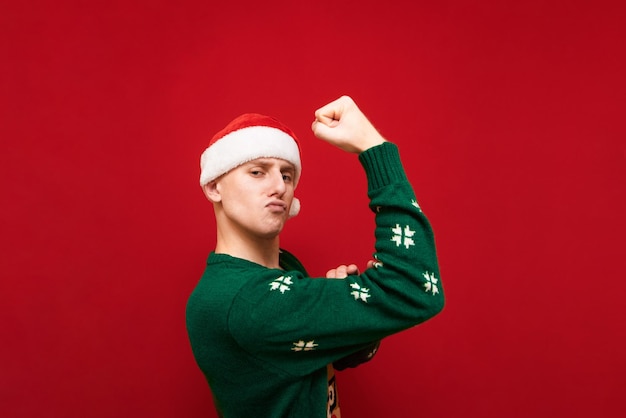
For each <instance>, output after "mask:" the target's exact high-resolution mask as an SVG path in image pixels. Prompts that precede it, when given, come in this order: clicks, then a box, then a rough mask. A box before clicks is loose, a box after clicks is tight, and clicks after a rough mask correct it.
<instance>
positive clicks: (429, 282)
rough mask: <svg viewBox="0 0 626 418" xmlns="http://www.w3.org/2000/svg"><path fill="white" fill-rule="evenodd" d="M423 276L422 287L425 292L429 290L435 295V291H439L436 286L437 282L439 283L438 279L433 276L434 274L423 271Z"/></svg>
mask: <svg viewBox="0 0 626 418" xmlns="http://www.w3.org/2000/svg"><path fill="white" fill-rule="evenodd" d="M423 276H424V278H425V279H426V283H424V289H425V290H426V293H429V292H430V293H432V294H433V295H436V294H437V293H439V288H438V287H437V283H439V279H438V278H436V277H435V274H434V273H429V272H425V273H424V274H423Z"/></svg>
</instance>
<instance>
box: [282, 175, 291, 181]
mask: <svg viewBox="0 0 626 418" xmlns="http://www.w3.org/2000/svg"><path fill="white" fill-rule="evenodd" d="M283 180H284V181H291V175H290V174H283Z"/></svg>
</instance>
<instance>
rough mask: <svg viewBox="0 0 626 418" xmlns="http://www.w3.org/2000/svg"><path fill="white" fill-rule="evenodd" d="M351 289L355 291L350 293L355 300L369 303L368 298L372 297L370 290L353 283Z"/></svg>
mask: <svg viewBox="0 0 626 418" xmlns="http://www.w3.org/2000/svg"><path fill="white" fill-rule="evenodd" d="M350 287H351V288H352V289H354V290H353V291H352V292H350V294H351V295H352V296H354V300H359V299H360V300H362V301H363V302H365V303H367V298H369V297H370V296H371V295H370V290H369V289H368V288H366V287H361V286H359V284H358V283H351V284H350Z"/></svg>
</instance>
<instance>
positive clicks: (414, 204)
mask: <svg viewBox="0 0 626 418" xmlns="http://www.w3.org/2000/svg"><path fill="white" fill-rule="evenodd" d="M411 204H412V205H413V206H415V207H416V208H417V210H419V211H420V212H421V211H422V208H421V207H420V205H419V203H417V200H415V199H413V200H411Z"/></svg>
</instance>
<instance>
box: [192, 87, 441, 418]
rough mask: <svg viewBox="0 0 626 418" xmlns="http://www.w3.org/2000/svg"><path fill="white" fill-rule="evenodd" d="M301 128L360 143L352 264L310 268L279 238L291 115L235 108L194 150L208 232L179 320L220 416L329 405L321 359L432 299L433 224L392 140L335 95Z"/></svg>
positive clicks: (427, 307)
mask: <svg viewBox="0 0 626 418" xmlns="http://www.w3.org/2000/svg"><path fill="white" fill-rule="evenodd" d="M312 129H313V132H314V134H315V136H317V137H318V138H320V139H322V140H324V141H327V142H328V143H330V144H332V145H335V146H337V147H339V148H340V149H342V150H344V151H347V152H351V153H355V154H358V158H359V160H360V162H361V164H362V166H363V168H364V170H365V174H366V176H367V180H368V195H369V197H370V207H371V209H372V210H373V211H374V212H375V213H376V217H375V219H376V220H375V223H376V226H375V236H376V246H375V247H376V251H375V253H374V260H373V261H370V262H369V263H368V265H367V267H368V268H367V269H366V270H365V271H364V272H363V273H362V274H358V271H357V268H356V266H355V265H349V266H345V265H343V266H339V267H337V268H336V269H332V270H330V271H329V272H328V273H327V279H313V278H311V277H309V276H308V275H307V273H306V271H305V270H304V268H303V267H302V265H301V264H300V263H299V262H298V260H297V259H296V258H295V257H294V256H293V255H291V254H289V253H288V252H286V251H284V250H282V249H281V248H280V246H279V234H280V231H281V230H282V228H283V226H284V224H285V222H286V221H287V219H288V218H289V217H290V216H295V215H296V214H297V212H298V210H299V202H298V201H297V199H296V198H294V190H295V188H296V186H297V184H298V181H299V179H300V173H301V164H300V152H299V148H298V142H297V139H296V136H295V135H294V134H293V132H291V130H289V128H287V127H285V126H284V125H282V124H281V123H280V122H278V121H276V120H275V119H272V118H268V117H266V116H261V115H254V114H252V115H251V114H247V115H243V116H241V117H239V118H237V119H235V120H234V121H233V122H231V123H230V124H229V125H228V126H227V127H226V128H224V129H223V130H222V131H220V132H218V133H217V134H216V135H215V136H214V137H213V139H212V140H211V142H210V143H209V147H208V148H207V149H206V150H205V151H204V153H203V155H202V158H201V171H202V172H201V177H200V183H201V185H202V187H203V189H204V192H205V194H206V196H207V198H208V199H209V200H210V201H211V202H212V203H213V207H214V211H215V217H216V225H217V243H216V248H215V250H214V251H213V252H212V253H211V254H210V255H209V258H208V261H207V267H206V270H205V272H204V275H203V276H202V278H201V280H200V281H199V283H198V284H197V286H196V288H195V290H194V291H193V293H192V295H191V296H190V298H189V301H188V305H187V329H188V332H189V338H190V341H191V346H192V349H193V352H194V355H195V358H196V361H197V363H198V365H199V366H200V369H201V370H202V371H203V373H204V374H205V376H206V378H207V381H208V383H209V385H210V387H211V390H212V392H213V396H214V400H215V405H216V407H217V409H218V412H219V413H220V416H223V417H225V418H235V417H237V418H239V417H241V418H243V417H246V418H248V417H255V418H261V417H268V418H270V417H271V418H277V417H298V418H305V417H306V418H308V417H311V418H323V417H324V416H327V417H331V416H336V417H339V408H338V405H337V397H336V393H335V388H334V378H333V371H332V366H331V365H332V364H333V363H335V364H336V365H337V364H344V365H345V364H348V365H350V366H352V365H355V364H357V363H358V362H360V361H363V358H362V356H361V354H362V353H363V352H364V350H365V353H369V357H371V355H373V352H374V351H375V349H374V350H372V349H371V348H372V347H376V346H377V342H378V341H379V340H381V339H382V338H384V337H386V336H389V335H391V334H394V333H397V332H399V331H402V330H404V329H407V328H410V327H412V326H414V325H416V324H419V323H421V322H423V321H425V320H427V319H429V318H431V317H432V316H434V315H436V314H437V313H438V312H439V311H441V309H442V308H443V304H444V298H443V292H442V288H441V284H440V282H439V270H438V265H437V257H436V251H435V244H434V238H433V234H432V231H431V229H430V225H429V223H428V221H427V219H426V218H425V216H424V215H423V213H422V211H421V209H420V207H419V205H418V203H417V200H416V198H415V195H414V192H413V189H412V187H411V185H410V184H409V182H408V181H407V178H406V175H405V173H404V170H403V168H402V164H401V162H400V158H399V154H398V149H397V147H396V146H395V145H394V144H392V143H390V142H387V141H386V140H385V139H384V138H383V137H382V136H381V135H380V134H379V133H378V131H377V130H376V129H375V128H374V127H373V126H372V124H371V123H370V122H369V121H368V120H367V118H366V117H365V115H363V113H362V112H361V111H360V110H359V108H358V107H357V105H356V104H355V103H354V101H352V99H350V98H349V97H346V96H344V97H341V98H339V99H337V100H335V101H333V102H332V103H329V104H328V105H326V106H324V107H322V108H321V109H318V110H317V111H316V112H315V121H314V122H313V125H312ZM355 356H356V360H355ZM367 358H368V356H367V355H366V356H365V358H364V359H367Z"/></svg>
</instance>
